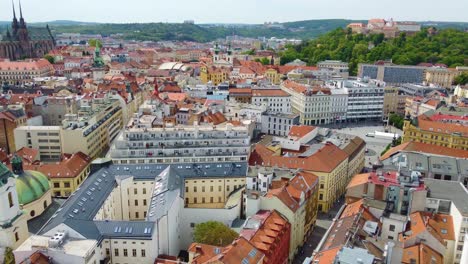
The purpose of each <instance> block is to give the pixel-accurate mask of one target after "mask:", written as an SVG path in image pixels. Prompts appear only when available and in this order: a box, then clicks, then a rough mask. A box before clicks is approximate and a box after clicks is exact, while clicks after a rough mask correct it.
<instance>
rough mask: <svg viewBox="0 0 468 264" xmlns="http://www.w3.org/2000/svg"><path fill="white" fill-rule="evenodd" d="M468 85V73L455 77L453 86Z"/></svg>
mask: <svg viewBox="0 0 468 264" xmlns="http://www.w3.org/2000/svg"><path fill="white" fill-rule="evenodd" d="M467 83H468V73H467V72H463V73H462V74H460V75H458V76H457V77H455V79H454V81H453V84H455V85H466V84H467Z"/></svg>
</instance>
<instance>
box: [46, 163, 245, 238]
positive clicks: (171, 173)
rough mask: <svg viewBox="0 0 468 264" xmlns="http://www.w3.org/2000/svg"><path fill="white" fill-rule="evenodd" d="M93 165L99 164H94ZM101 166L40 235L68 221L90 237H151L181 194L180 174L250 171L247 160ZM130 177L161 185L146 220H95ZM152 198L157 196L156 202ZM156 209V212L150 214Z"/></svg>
mask: <svg viewBox="0 0 468 264" xmlns="http://www.w3.org/2000/svg"><path fill="white" fill-rule="evenodd" d="M93 166H98V165H97V164H93ZM100 166H101V167H100V168H99V169H98V170H97V171H95V172H94V173H92V174H91V175H89V176H88V178H87V179H86V180H85V181H84V182H83V183H82V184H81V186H80V188H79V189H77V190H76V191H75V192H74V193H73V194H72V195H71V196H70V197H69V198H68V200H67V201H66V202H65V203H64V204H63V205H62V206H61V207H60V208H59V209H58V210H57V212H56V213H55V214H54V215H53V216H52V218H50V220H49V221H48V222H47V223H46V224H45V225H44V226H43V227H42V228H41V230H40V231H39V234H44V233H46V232H48V231H50V230H52V229H53V228H55V227H57V226H59V225H61V224H65V225H67V226H69V227H70V228H72V229H74V230H75V231H76V232H78V233H80V234H81V235H82V236H84V237H85V238H88V239H96V240H99V239H101V238H104V237H138V238H139V239H145V238H146V239H150V238H151V237H152V234H153V232H154V231H155V230H154V228H153V226H154V220H155V219H156V218H157V217H158V216H160V215H163V214H165V213H166V210H168V208H169V205H171V203H172V201H173V200H174V199H175V198H176V197H177V195H179V193H180V188H182V185H183V182H184V181H183V180H182V178H181V177H180V175H184V177H207V178H210V177H211V178H214V177H226V175H229V177H233V176H235V175H242V176H245V175H246V173H247V164H246V163H245V162H244V163H221V164H218V163H217V164H212V163H206V164H177V165H167V164H165V165H158V164H142V165H134V164H132V165H118V164H111V163H110V162H104V163H103V164H101V165H100ZM130 175H131V176H130ZM128 177H133V178H134V180H135V181H153V182H158V183H159V184H161V188H157V189H155V193H154V194H153V195H152V201H151V203H150V205H149V206H150V207H149V208H150V209H149V210H148V211H149V214H148V217H147V219H146V221H130V222H125V221H111V220H109V221H94V220H93V219H94V217H95V215H96V214H97V212H98V211H99V210H100V208H101V207H102V205H103V203H104V202H105V201H106V200H107V198H108V197H109V195H110V193H111V192H112V191H113V190H114V188H115V187H116V186H117V182H118V181H120V180H122V179H126V178H128ZM179 177H180V178H179ZM160 195H166V196H165V202H164V203H160ZM153 198H156V199H155V201H154V203H153ZM171 199H172V201H171ZM153 205H154V206H153ZM153 211H154V213H153V215H151V212H153Z"/></svg>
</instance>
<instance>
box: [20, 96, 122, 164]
mask: <svg viewBox="0 0 468 264" xmlns="http://www.w3.org/2000/svg"><path fill="white" fill-rule="evenodd" d="M64 118H65V119H64V120H63V122H62V126H23V127H19V128H17V129H15V132H14V133H15V143H16V147H17V148H18V149H19V148H22V147H28V148H35V149H38V150H39V153H40V157H41V160H46V161H47V160H55V161H56V160H59V159H60V156H61V154H62V153H77V152H79V151H81V152H83V153H84V154H86V155H88V156H90V157H91V158H96V157H98V156H99V155H101V154H102V153H104V152H105V151H106V150H107V149H108V148H109V146H110V143H111V142H112V140H113V139H114V138H115V137H117V135H118V133H119V132H120V129H121V128H122V127H123V123H122V119H123V117H122V108H121V106H120V103H119V101H118V100H111V99H109V98H107V97H106V95H102V94H99V97H90V96H89V95H88V96H85V97H84V98H82V99H81V106H80V109H79V111H78V113H77V114H66V115H65V117H64Z"/></svg>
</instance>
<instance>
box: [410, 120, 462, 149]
mask: <svg viewBox="0 0 468 264" xmlns="http://www.w3.org/2000/svg"><path fill="white" fill-rule="evenodd" d="M467 119H468V118H466V117H464V116H451V115H444V114H435V115H432V116H430V117H429V116H426V115H424V114H423V115H420V116H419V117H417V118H415V119H413V120H412V121H410V120H405V122H404V126H403V137H402V142H403V143H404V142H409V141H414V142H421V143H426V144H433V145H437V146H443V147H449V148H455V149H462V150H468V127H467V125H466V120H467ZM460 120H461V123H459V122H460ZM463 121H464V122H465V124H463Z"/></svg>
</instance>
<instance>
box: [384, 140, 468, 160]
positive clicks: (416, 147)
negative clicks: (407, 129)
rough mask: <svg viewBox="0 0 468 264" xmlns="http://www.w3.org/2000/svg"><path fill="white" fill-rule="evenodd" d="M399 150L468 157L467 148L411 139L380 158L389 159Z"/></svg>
mask: <svg viewBox="0 0 468 264" xmlns="http://www.w3.org/2000/svg"><path fill="white" fill-rule="evenodd" d="M399 152H417V153H427V154H432V155H440V156H449V157H456V158H465V159H467V158H468V151H467V150H462V149H453V148H448V147H443V146H437V145H433V144H426V143H420V142H413V141H410V142H406V143H403V144H401V145H398V146H396V147H393V148H391V149H390V150H388V151H387V152H386V153H385V154H384V155H382V156H381V157H380V160H385V159H388V158H390V157H391V156H393V155H395V154H396V153H399Z"/></svg>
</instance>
